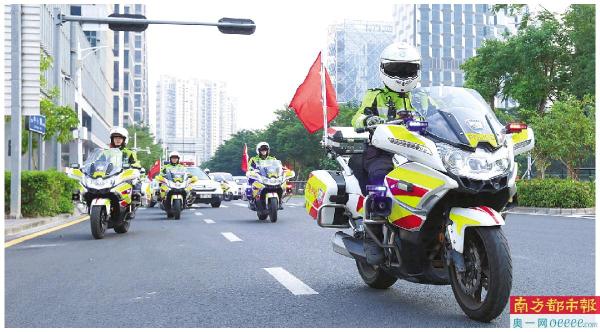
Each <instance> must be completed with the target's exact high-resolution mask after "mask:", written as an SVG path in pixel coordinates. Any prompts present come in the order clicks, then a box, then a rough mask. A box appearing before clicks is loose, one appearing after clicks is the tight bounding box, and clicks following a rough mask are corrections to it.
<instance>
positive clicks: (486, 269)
mask: <svg viewBox="0 0 600 332" xmlns="http://www.w3.org/2000/svg"><path fill="white" fill-rule="evenodd" d="M465 233H466V235H465V243H464V250H463V257H464V261H465V268H466V270H465V272H462V273H461V272H458V271H457V270H456V268H455V266H454V264H450V266H449V267H448V268H449V275H450V282H451V284H452V291H453V292H454V297H455V298H456V301H457V302H458V304H459V305H460V307H461V309H462V310H463V311H464V312H465V314H467V316H469V317H470V318H471V319H474V320H477V321H481V322H486V323H487V322H490V321H491V320H492V319H494V318H496V317H498V316H499V315H500V314H501V313H502V311H503V310H504V307H506V304H507V302H508V298H509V296H510V291H511V287H512V260H511V257H510V250H509V248H508V242H507V240H506V237H505V236H504V232H503V231H502V229H501V228H500V227H474V228H467V230H466V232H465Z"/></svg>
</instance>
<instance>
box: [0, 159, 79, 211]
mask: <svg viewBox="0 0 600 332" xmlns="http://www.w3.org/2000/svg"><path fill="white" fill-rule="evenodd" d="M4 181H5V182H4V204H5V206H4V213H6V214H8V213H9V211H10V172H4ZM78 187H79V184H78V183H77V181H76V180H73V179H71V178H69V177H68V176H67V175H66V174H65V173H62V172H57V171H55V170H49V171H23V172H22V173H21V214H22V215H23V217H39V216H55V215H57V214H60V213H73V207H74V206H73V202H72V201H71V194H72V193H73V192H74V191H75V190H77V188H78Z"/></svg>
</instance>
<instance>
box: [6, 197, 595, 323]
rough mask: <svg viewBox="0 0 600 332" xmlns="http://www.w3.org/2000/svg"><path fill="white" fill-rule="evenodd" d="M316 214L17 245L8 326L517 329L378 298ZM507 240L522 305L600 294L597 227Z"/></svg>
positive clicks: (553, 220)
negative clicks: (599, 288)
mask: <svg viewBox="0 0 600 332" xmlns="http://www.w3.org/2000/svg"><path fill="white" fill-rule="evenodd" d="M302 203H303V201H302V200H301V199H293V200H292V201H290V204H291V205H288V206H287V207H286V209H285V210H284V211H280V219H279V221H278V222H277V223H270V222H259V221H258V220H257V219H256V215H255V214H254V213H253V212H251V211H250V210H248V209H247V208H246V207H245V205H244V202H242V201H234V202H226V203H225V204H224V205H223V206H222V207H221V208H218V209H215V208H210V207H208V206H196V207H195V209H194V210H185V211H184V212H183V215H182V219H181V220H179V221H173V220H167V219H166V216H165V213H164V212H163V211H161V210H160V209H158V208H152V209H143V210H139V211H138V213H137V217H136V219H135V220H134V222H133V223H132V225H131V228H130V232H129V233H127V234H116V233H114V232H113V231H112V230H109V231H108V232H107V236H106V237H105V238H104V239H103V240H93V239H92V236H91V234H90V229H89V228H90V227H89V222H87V221H86V222H82V223H79V224H76V225H74V226H71V227H68V228H64V229H61V230H59V231H56V232H53V233H50V234H46V235H43V236H40V237H37V238H35V239H32V240H29V241H25V242H23V243H20V244H18V245H15V246H12V247H9V248H6V249H5V259H6V262H5V321H6V323H5V324H6V327H508V326H509V315H508V307H507V308H506V309H505V311H504V313H503V314H502V315H501V316H500V317H499V318H497V319H496V320H494V321H492V322H491V323H489V324H484V323H479V322H475V321H472V320H470V319H468V318H467V317H466V316H465V315H464V314H463V312H462V311H461V310H460V307H459V306H458V304H457V303H456V301H455V300H454V296H453V294H452V290H451V288H450V286H431V285H418V284H412V283H409V282H406V281H398V282H397V283H396V284H395V285H394V286H392V287H391V288H390V289H388V290H384V291H381V290H374V289H370V288H368V287H367V286H366V285H365V284H364V283H363V282H362V280H361V279H360V277H359V275H358V272H357V271H356V266H355V264H354V261H353V260H351V259H349V258H346V257H343V256H340V255H338V254H335V253H334V252H333V251H332V250H331V244H330V238H331V236H332V234H333V233H334V232H335V230H330V229H322V228H319V227H318V226H317V225H316V224H315V222H314V221H312V220H311V219H310V218H309V217H308V216H307V214H306V212H305V211H304V209H303V207H302ZM504 230H505V232H506V235H507V238H508V240H509V244H510V248H511V252H512V257H513V271H514V272H513V290H512V293H513V295H591V294H594V293H595V273H594V272H595V266H594V264H595V256H594V255H595V252H594V250H595V249H594V248H595V244H594V243H595V242H594V241H595V228H594V220H593V219H584V218H560V217H547V216H526V215H509V217H508V218H507V225H506V226H505V228H504ZM275 276H277V277H278V278H279V280H281V282H280V281H278V279H276V277H275ZM286 286H287V287H286Z"/></svg>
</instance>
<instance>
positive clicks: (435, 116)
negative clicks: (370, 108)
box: [305, 87, 534, 322]
mask: <svg viewBox="0 0 600 332" xmlns="http://www.w3.org/2000/svg"><path fill="white" fill-rule="evenodd" d="M411 105H413V107H414V109H415V112H414V113H412V112H407V111H406V110H400V111H396V110H394V107H390V106H388V111H389V113H388V114H390V113H395V115H404V116H406V117H405V118H403V119H393V118H389V119H388V122H387V123H384V124H379V125H376V126H371V127H367V128H365V130H360V131H361V132H362V133H356V132H354V130H353V129H352V128H335V127H333V128H329V130H328V135H327V138H326V139H325V142H324V143H325V144H324V146H325V148H326V149H327V152H328V156H330V157H331V158H332V159H335V160H336V161H337V162H338V164H339V166H340V168H341V171H327V170H316V171H313V172H312V173H311V174H310V176H309V179H308V181H307V184H306V189H305V199H306V202H305V204H306V210H307V212H308V213H309V214H310V215H311V216H312V217H313V218H314V219H316V221H317V224H318V225H319V226H321V227H326V228H350V229H351V232H350V233H345V232H343V231H338V232H337V233H335V234H334V236H333V238H332V246H333V250H334V251H335V252H336V253H339V254H341V255H344V256H347V257H350V258H353V259H355V261H356V266H357V269H358V272H359V274H360V276H361V278H362V279H363V281H364V282H365V283H366V284H367V285H369V286H370V287H373V288H378V289H386V288H389V287H391V286H392V285H393V284H394V283H395V282H396V281H397V280H398V279H404V280H407V281H409V282H414V283H423V284H433V285H448V284H450V285H451V286H452V290H453V293H454V296H455V299H456V301H457V302H458V304H459V305H460V307H461V309H462V310H463V311H464V312H465V313H466V315H467V316H468V317H470V318H471V319H474V320H478V321H483V322H489V321H491V320H492V319H494V318H496V317H497V316H498V315H500V313H501V312H502V310H503V309H504V307H505V306H506V304H507V301H508V299H509V295H510V292H511V286H512V261H511V256H510V251H509V247H508V243H507V240H506V237H505V235H504V232H503V231H502V226H503V225H504V224H505V221H504V218H503V213H504V212H506V210H507V209H509V208H510V207H511V206H512V204H513V203H515V201H516V196H515V195H516V186H515V180H516V176H517V163H516V162H515V160H514V157H515V155H518V154H522V153H525V152H527V151H529V150H531V149H532V148H533V146H534V135H533V131H532V130H531V128H528V127H527V125H525V124H522V123H509V124H508V125H506V126H505V127H504V126H502V125H501V124H500V122H499V121H498V119H497V118H496V117H495V115H494V113H493V112H492V110H491V109H490V108H489V106H488V104H487V103H486V102H485V101H484V100H483V98H481V96H480V95H479V94H478V93H477V92H476V91H474V90H471V89H465V88H458V87H428V88H418V89H415V90H413V91H412V93H411ZM381 111H385V109H383V110H381ZM410 114H415V115H417V117H411V116H410ZM365 131H367V132H368V133H367V132H365ZM364 143H368V144H372V145H374V146H375V147H377V148H379V149H382V150H384V151H387V152H389V153H391V154H393V164H394V169H393V170H392V171H391V172H390V173H388V174H387V176H386V177H385V180H384V183H383V185H378V186H368V185H366V182H367V174H366V172H365V171H364V169H363V167H362V151H363V149H364V147H365V145H364ZM376 233H378V234H376ZM366 237H369V238H371V239H372V241H374V242H375V243H376V245H377V246H379V247H381V248H383V251H384V257H385V258H384V261H383V263H380V264H375V265H371V264H369V263H368V262H367V258H366V254H365V248H364V245H363V243H364V241H363V239H365V238H366Z"/></svg>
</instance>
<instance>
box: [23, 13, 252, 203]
mask: <svg viewBox="0 0 600 332" xmlns="http://www.w3.org/2000/svg"><path fill="white" fill-rule="evenodd" d="M52 15H53V24H54V31H53V33H54V38H53V45H52V48H53V51H54V73H53V74H54V76H53V82H54V86H55V87H57V88H59V89H60V88H61V74H62V72H61V61H62V49H61V39H60V37H61V35H60V27H61V25H62V24H63V23H64V22H80V23H97V24H108V25H109V28H110V29H111V30H114V31H140V32H141V31H144V30H146V28H147V27H148V25H149V24H169V25H202V26H216V27H217V28H218V29H219V31H220V32H221V33H225V34H244V35H250V34H253V33H254V31H255V30H256V25H255V24H254V21H252V20H250V19H235V18H222V19H220V20H219V21H218V22H217V23H210V22H190V21H170V20H148V19H146V17H145V16H143V15H133V14H111V15H110V17H85V16H73V15H64V14H62V13H61V11H60V8H59V7H55V8H54V9H53V12H52ZM71 24H73V23H71ZM13 26H14V25H13ZM72 30H74V29H72ZM71 38H73V34H72V35H71ZM104 47H108V46H101V47H98V48H96V49H95V50H94V51H93V52H95V51H96V50H98V49H100V48H104ZM89 49H92V48H89ZM86 50H87V49H86ZM93 52H92V53H93ZM90 54H91V53H89V54H87V55H86V56H88V55H90ZM84 58H85V57H83V58H82V57H81V49H80V48H79V44H78V45H77V59H78V68H77V72H78V75H77V76H78V81H80V77H81V75H80V71H81V64H80V61H82V60H83V59H84ZM79 87H81V86H80V85H79ZM78 93H81V89H79V91H78ZM54 102H55V104H57V105H59V104H60V94H58V95H57V96H56V97H55V98H54ZM78 119H79V123H80V124H81V111H80V110H78ZM78 129H80V127H79V128H78ZM52 144H53V145H54V147H55V155H54V156H55V160H54V164H55V166H56V169H57V170H60V169H61V167H62V151H61V150H62V149H61V144H60V142H58V139H57V137H54V138H52ZM81 145H82V144H81V139H80V137H79V135H78V138H77V143H76V150H77V152H76V153H77V155H78V156H77V157H76V158H73V157H72V156H70V158H69V159H71V160H73V159H76V160H77V161H80V159H81V158H82V153H81V151H82V146H81ZM19 201H20V200H19Z"/></svg>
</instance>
